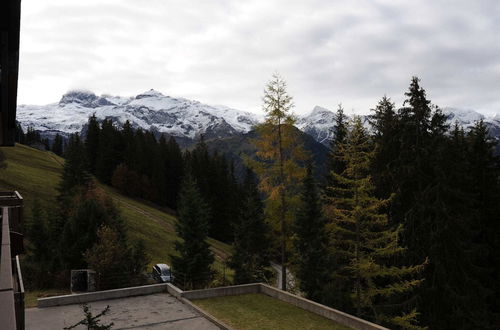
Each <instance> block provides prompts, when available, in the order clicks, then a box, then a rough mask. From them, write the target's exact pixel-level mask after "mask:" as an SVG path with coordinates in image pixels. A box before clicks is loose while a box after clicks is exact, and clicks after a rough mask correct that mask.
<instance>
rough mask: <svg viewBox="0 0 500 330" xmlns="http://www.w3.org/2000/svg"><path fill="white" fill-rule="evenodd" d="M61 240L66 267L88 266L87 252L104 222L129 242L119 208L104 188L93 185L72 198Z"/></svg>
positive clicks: (64, 265) (62, 257)
mask: <svg viewBox="0 0 500 330" xmlns="http://www.w3.org/2000/svg"><path fill="white" fill-rule="evenodd" d="M70 209H71V210H72V212H71V213H70V214H69V216H68V218H67V220H66V222H65V224H64V228H63V232H62V235H61V238H60V239H59V242H60V251H64V252H63V253H61V259H62V262H63V267H64V269H77V268H82V267H86V261H85V259H84V253H85V251H87V250H88V249H90V248H92V246H94V244H95V243H96V242H97V241H98V237H97V232H98V229H99V228H100V227H101V226H103V225H105V226H107V227H109V228H111V229H113V230H114V231H116V233H117V234H118V236H119V239H120V240H121V241H126V230H125V226H124V223H123V220H122V218H121V217H120V214H119V212H118V209H117V208H116V206H115V205H114V204H113V201H112V200H111V198H109V197H108V196H106V195H105V194H104V192H103V191H101V190H100V189H98V188H97V187H95V186H92V185H90V186H89V188H88V189H85V190H81V191H80V192H79V193H78V194H76V195H75V196H74V198H73V199H72V202H71V205H70Z"/></svg>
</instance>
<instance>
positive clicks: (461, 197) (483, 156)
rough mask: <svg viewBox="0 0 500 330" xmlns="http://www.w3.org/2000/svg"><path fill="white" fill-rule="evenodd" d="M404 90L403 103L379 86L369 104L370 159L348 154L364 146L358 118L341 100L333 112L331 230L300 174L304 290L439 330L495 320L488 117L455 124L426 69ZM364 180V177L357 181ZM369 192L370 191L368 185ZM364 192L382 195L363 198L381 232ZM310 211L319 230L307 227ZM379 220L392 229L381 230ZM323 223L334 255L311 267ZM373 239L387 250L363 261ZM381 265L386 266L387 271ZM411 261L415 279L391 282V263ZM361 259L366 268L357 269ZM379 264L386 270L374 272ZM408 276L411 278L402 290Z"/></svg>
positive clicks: (499, 182)
mask: <svg viewBox="0 0 500 330" xmlns="http://www.w3.org/2000/svg"><path fill="white" fill-rule="evenodd" d="M405 96H406V100H405V101H404V103H403V106H402V107H401V108H396V106H395V104H394V103H393V102H391V100H390V99H389V98H387V97H383V98H382V99H381V100H380V102H379V103H378V104H377V106H376V107H375V109H373V110H372V115H371V116H370V118H369V120H370V122H371V124H372V127H373V131H372V132H371V134H370V135H369V136H367V137H366V138H365V140H366V142H365V144H364V146H363V148H365V151H364V152H365V153H366V155H367V156H366V157H367V158H366V159H365V160H366V162H365V161H362V160H361V159H360V160H357V161H352V157H354V155H356V154H357V153H356V152H355V151H353V150H354V149H352V148H353V146H355V144H354V145H353V143H354V141H355V140H352V137H350V136H353V134H354V133H353V132H355V131H356V130H358V131H359V124H358V128H356V124H354V125H353V124H351V123H348V122H346V120H345V116H344V115H343V112H342V109H341V108H340V109H339V111H338V112H337V122H336V135H335V138H334V140H333V142H332V145H331V153H330V163H329V173H328V175H327V177H326V178H325V182H324V183H322V184H320V186H322V187H324V189H323V193H322V195H323V199H322V203H323V204H324V206H323V210H324V214H325V215H326V216H327V218H328V220H327V224H326V228H327V229H325V225H324V224H323V222H322V221H321V219H322V216H323V215H321V214H318V212H317V208H318V206H317V205H316V203H317V199H311V198H310V196H311V195H314V188H312V187H313V186H311V183H310V182H309V181H310V179H307V180H306V181H305V182H304V189H305V191H308V192H307V193H306V194H303V197H302V200H303V202H304V203H305V204H306V205H307V206H305V207H304V208H303V209H302V213H301V215H300V216H299V217H298V223H297V226H296V230H297V233H296V235H297V237H298V241H297V246H298V247H299V248H298V249H297V251H298V252H297V254H298V255H299V256H300V259H299V261H298V262H297V269H298V270H297V273H296V274H297V277H298V278H299V281H300V283H301V289H302V290H303V291H304V293H305V294H306V295H307V296H308V297H310V298H312V299H315V300H317V301H320V302H324V303H327V304H330V305H332V306H333V307H336V308H340V309H342V310H344V311H346V312H349V313H354V314H358V315H360V316H362V317H364V318H368V319H372V320H376V321H378V322H382V323H386V322H389V323H388V324H390V325H391V327H394V326H396V327H402V328H405V327H412V326H415V327H416V325H415V320H417V319H418V322H419V324H420V326H429V327H430V328H432V329H488V328H495V327H498V324H499V312H500V309H499V304H498V299H497V297H498V294H499V292H500V288H499V281H498V279H499V278H500V274H499V268H500V254H499V249H500V246H499V244H500V243H499V242H500V240H498V237H500V221H499V219H500V218H499V214H500V163H499V159H498V157H497V156H495V146H496V143H495V141H494V140H493V139H492V138H491V137H490V136H489V134H488V129H487V127H486V125H485V124H484V123H483V122H482V121H479V122H477V123H476V124H475V125H474V126H473V127H472V128H471V129H469V130H467V131H465V130H464V129H463V128H461V127H459V126H458V125H457V124H455V125H453V126H452V127H449V126H448V125H447V124H446V119H447V118H446V116H445V115H443V113H442V112H441V111H440V109H439V108H438V107H436V106H434V105H432V103H431V101H430V100H429V99H428V98H427V95H426V92H425V90H424V89H423V88H422V87H421V86H420V80H419V79H418V78H416V77H414V78H413V79H412V81H411V84H410V88H409V90H408V91H407V92H406V93H405ZM349 159H351V160H349ZM364 163H366V164H369V166H368V167H366V173H365V174H364V175H362V176H359V175H358V176H356V175H355V174H356V173H359V170H360V169H361V168H362V165H361V164H364ZM363 166H364V165H363ZM356 180H358V181H359V183H356V184H354V183H355V182H356ZM352 189H354V190H352ZM362 191H366V194H368V195H362V194H360V192H362ZM370 191H371V193H370ZM353 192H354V194H353ZM370 194H371V197H369V196H370ZM368 197H369V198H376V199H373V201H374V202H375V201H376V200H379V201H380V203H378V206H377V207H376V208H375V207H371V208H367V209H366V210H367V211H370V213H371V212H373V211H375V210H377V209H378V211H377V212H378V213H372V215H370V217H373V220H372V225H376V226H378V229H376V228H374V229H376V230H378V232H379V234H378V235H382V236H380V238H377V237H378V236H376V235H375V232H372V231H371V230H369V229H367V228H365V227H363V226H364V225H363V224H364V223H368V222H366V221H368V219H369V218H368V214H370V213H366V214H365V213H363V212H362V210H363V203H366V202H363V198H368ZM384 201H387V202H384ZM358 203H359V206H358V207H357V208H356V207H354V208H353V205H358ZM365 205H369V204H365ZM374 205H376V204H374ZM350 209H352V211H349V212H350V213H349V212H347V210H350ZM304 212H305V213H304ZM363 214H364V215H363ZM376 214H379V215H376ZM305 215H307V216H305ZM384 217H385V218H384ZM307 218H309V220H308V221H307V223H309V224H314V227H315V229H314V230H313V229H312V228H310V227H307V226H304V224H303V223H304V222H303V221H304V219H307ZM384 219H386V220H384ZM382 220H383V221H382ZM382 226H385V227H384V228H386V229H383V230H386V231H385V232H383V231H380V230H381V228H383V227H382ZM363 228H364V229H363ZM391 228H392V229H391ZM325 233H329V240H330V243H329V248H330V250H329V251H330V253H328V255H331V256H333V258H332V259H331V260H330V259H328V258H324V260H323V261H322V267H315V264H316V263H315V262H314V260H317V251H320V250H321V249H322V247H321V246H322V245H321V244H320V243H319V240H317V241H315V242H314V244H317V245H318V246H317V247H316V248H315V249H311V251H310V252H308V253H305V252H307V251H308V249H307V247H308V245H309V244H312V242H310V237H312V236H315V237H318V238H319V237H323V235H324V234H325ZM363 235H364V237H366V239H367V241H366V243H362V244H361V245H358V242H362V241H359V239H358V238H357V237H363ZM394 235H397V236H394ZM382 237H386V238H389V237H392V239H394V238H397V243H391V244H390V245H388V246H387V248H384V249H382V250H377V249H380V248H381V246H382V245H381V244H382V242H383V240H381V239H382ZM387 242H390V240H389V241H387ZM394 244H400V246H401V248H400V249H399V250H393V252H394V253H393V254H389V253H388V251H390V250H389V247H391V249H393V248H394V247H396V246H397V245H394ZM353 248H354V249H353ZM370 250H372V251H373V252H377V251H378V252H377V253H379V256H378V257H377V254H372V256H371V257H370V258H369V259H367V260H366V261H365V262H364V263H363V253H367V252H369V251H370ZM353 252H354V253H355V254H354V255H351V256H350V253H353ZM380 252H383V253H382V254H380ZM396 252H397V253H396ZM304 253H305V255H304ZM349 256H350V257H349ZM345 258H347V259H345ZM380 262H382V263H380ZM356 265H360V267H359V268H356V267H357V266H356ZM412 265H414V266H412ZM419 265H420V266H419ZM380 267H382V268H380ZM384 267H386V268H387V270H386V271H384V272H380V270H381V269H384ZM411 267H416V268H414V269H415V270H418V272H419V274H420V275H418V276H420V277H418V276H417V277H414V278H415V279H414V280H413V281H415V282H412V280H411V278H410V279H408V280H407V281H406V282H401V283H402V284H400V285H392V286H390V284H391V282H390V280H389V279H390V276H391V274H392V275H396V276H398V277H399V278H400V279H404V278H405V276H403V275H398V272H399V273H401V272H403V273H404V272H407V274H409V270H410V269H411ZM325 268H329V269H331V272H330V275H333V278H330V279H328V277H325V275H326V274H325V272H324V270H325ZM355 269H358V270H357V271H356V272H357V274H358V275H356V272H355V273H352V272H353V270H355ZM397 269H400V270H398V271H396V270H397ZM367 270H368V271H367ZM379 273H380V274H381V275H382V276H379V277H377V276H378V275H377V274H379ZM351 276H353V277H352V280H351V279H350V278H351ZM318 278H324V280H323V283H322V285H320V284H315V281H314V280H313V279H318ZM356 278H357V280H355V279H356ZM388 285H389V286H388ZM339 286H340V287H339ZM364 287H366V288H370V287H372V288H373V290H372V291H371V294H373V296H371V295H368V296H367V295H366V292H368V293H370V291H363V288H364ZM409 287H411V288H412V289H411V290H406V289H408V288H409ZM383 288H392V290H396V291H397V294H393V293H394V292H393V293H391V294H386V293H384V290H385V289H383ZM332 292H333V293H335V294H334V295H333V298H334V299H333V300H331V298H332V295H331V294H330V293H332ZM353 292H354V293H357V294H353ZM359 293H361V294H360V295H359V297H357V295H358V294H359ZM363 294H365V295H364V297H365V300H364V301H363V299H362V298H363ZM368 297H369V300H366V299H368ZM360 298H361V300H360ZM357 301H362V302H364V303H365V304H366V303H367V302H370V304H371V306H372V309H371V310H372V311H375V312H376V313H375V314H372V315H370V314H369V313H368V314H364V313H363V305H361V308H359V306H360V305H359V304H358V303H356V302H357ZM356 306H358V307H356ZM366 306H369V305H366ZM377 306H378V307H377ZM391 309H396V310H397V312H399V313H400V312H401V311H405V310H406V311H407V314H404V315H403V316H402V317H395V318H392V320H391V319H389V318H387V317H386V316H384V315H391V313H393V312H392V311H391ZM417 312H418V313H419V314H417Z"/></svg>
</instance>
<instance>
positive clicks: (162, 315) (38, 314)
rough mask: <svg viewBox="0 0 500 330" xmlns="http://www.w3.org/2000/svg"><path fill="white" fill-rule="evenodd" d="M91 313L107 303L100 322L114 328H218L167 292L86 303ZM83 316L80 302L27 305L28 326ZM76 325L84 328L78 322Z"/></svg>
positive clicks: (45, 326) (55, 325)
mask: <svg viewBox="0 0 500 330" xmlns="http://www.w3.org/2000/svg"><path fill="white" fill-rule="evenodd" d="M88 305H89V306H91V310H92V312H93V314H94V315H96V314H97V313H99V312H101V311H102V310H103V309H104V308H105V307H106V306H107V305H109V306H110V311H109V312H108V314H106V315H105V316H103V317H102V318H101V321H102V323H104V324H108V323H110V322H113V323H114V325H113V327H112V329H113V330H119V329H209V330H211V329H219V328H218V327H217V326H216V325H215V324H213V323H212V322H210V321H208V320H207V319H205V318H204V317H203V316H201V315H200V314H198V313H196V312H195V311H193V310H192V309H191V308H190V307H189V306H187V305H185V304H183V303H182V302H180V301H179V300H177V299H176V298H174V297H173V296H171V295H169V294H167V293H158V294H151V295H147V296H136V297H129V298H119V299H112V300H102V301H95V302H91V303H89V304H88ZM82 318H83V310H82V308H81V306H80V305H66V306H56V307H46V308H28V309H26V329H27V330H31V329H32V330H35V329H36V330H54V329H61V330H62V329H63V328H64V327H68V326H71V325H73V324H75V323H77V322H78V321H80V320H81V319H82ZM75 329H77V330H78V329H86V328H85V327H84V326H78V327H77V328H75Z"/></svg>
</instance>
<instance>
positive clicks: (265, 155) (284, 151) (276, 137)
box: [248, 74, 307, 290]
mask: <svg viewBox="0 0 500 330" xmlns="http://www.w3.org/2000/svg"><path fill="white" fill-rule="evenodd" d="M286 87H287V85H286V82H285V81H284V80H283V79H282V78H281V77H280V76H279V75H278V74H275V75H273V78H272V79H271V81H269V83H268V84H267V85H266V88H265V90H264V98H263V101H264V105H263V108H264V111H265V113H266V118H265V121H264V123H262V124H261V125H259V126H258V127H257V132H258V138H257V139H255V140H254V141H253V142H254V144H255V146H256V148H257V151H256V159H254V160H249V161H248V163H249V165H250V167H252V168H253V170H254V171H255V172H256V173H257V174H258V175H259V177H260V185H259V187H260V190H261V191H262V192H263V193H265V194H266V196H267V199H266V217H267V219H268V221H269V222H270V223H271V224H272V225H273V226H274V228H275V230H276V231H277V232H278V233H279V235H280V236H281V237H280V241H281V267H282V289H283V290H286V264H287V250H288V247H287V245H289V244H290V236H291V235H290V227H291V224H292V223H293V219H294V217H295V213H296V208H297V205H298V200H299V197H298V191H297V190H298V186H299V185H300V181H301V180H302V178H303V177H304V175H305V170H304V167H303V165H304V162H305V160H306V159H307V154H306V152H305V150H304V148H303V146H302V145H301V143H300V142H299V139H298V134H297V131H296V129H295V128H294V126H293V125H294V123H295V118H294V116H293V114H292V113H291V110H292V108H293V102H292V97H291V96H290V95H288V92H287V90H286Z"/></svg>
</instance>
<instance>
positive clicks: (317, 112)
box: [307, 105, 331, 117]
mask: <svg viewBox="0 0 500 330" xmlns="http://www.w3.org/2000/svg"><path fill="white" fill-rule="evenodd" d="M329 112H331V111H330V110H328V109H326V108H323V107H320V106H319V105H317V106H315V107H314V108H313V109H312V111H311V113H310V114H309V115H308V116H307V117H314V116H318V115H321V114H324V113H329Z"/></svg>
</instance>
